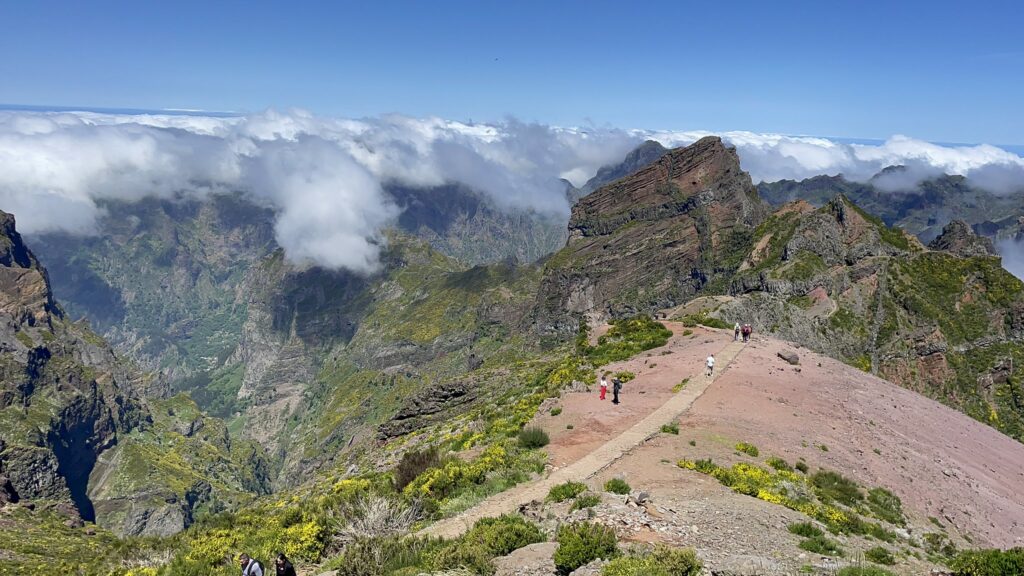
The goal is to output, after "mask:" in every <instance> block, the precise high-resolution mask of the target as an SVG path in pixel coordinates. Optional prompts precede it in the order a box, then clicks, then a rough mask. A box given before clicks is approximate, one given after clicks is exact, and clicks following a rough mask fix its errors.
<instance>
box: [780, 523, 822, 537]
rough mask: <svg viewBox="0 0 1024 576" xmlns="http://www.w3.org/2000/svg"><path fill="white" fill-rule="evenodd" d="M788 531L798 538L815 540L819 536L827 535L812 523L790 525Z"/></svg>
mask: <svg viewBox="0 0 1024 576" xmlns="http://www.w3.org/2000/svg"><path fill="white" fill-rule="evenodd" d="M787 529H788V530H789V531H790V532H791V533H793V534H796V535H797V536H803V537H804V538H815V537H818V536H824V535H825V533H824V532H822V531H821V529H820V528H818V527H817V526H815V525H814V524H811V523H810V522H800V523H798V524H790V525H789V526H788V527H787Z"/></svg>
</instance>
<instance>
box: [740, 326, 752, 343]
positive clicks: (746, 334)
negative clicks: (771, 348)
mask: <svg viewBox="0 0 1024 576" xmlns="http://www.w3.org/2000/svg"><path fill="white" fill-rule="evenodd" d="M753 331H754V329H753V328H751V327H750V324H744V325H743V341H744V342H750V333H751V332H753Z"/></svg>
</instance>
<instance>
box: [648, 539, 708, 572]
mask: <svg viewBox="0 0 1024 576" xmlns="http://www.w3.org/2000/svg"><path fill="white" fill-rule="evenodd" d="M651 556H653V557H654V559H655V560H656V561H657V563H658V565H660V566H661V567H662V568H664V569H665V572H667V573H668V575H669V576H696V575H697V574H700V571H701V568H703V567H704V565H703V564H702V563H701V561H700V558H697V553H696V552H694V551H693V550H692V549H689V548H669V547H668V546H664V545H659V546H655V547H654V551H653V552H651Z"/></svg>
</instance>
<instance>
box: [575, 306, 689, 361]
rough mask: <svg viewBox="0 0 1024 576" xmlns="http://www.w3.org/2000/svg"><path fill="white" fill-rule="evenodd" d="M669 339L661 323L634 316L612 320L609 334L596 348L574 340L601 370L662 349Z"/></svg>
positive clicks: (601, 338) (598, 341)
mask: <svg viewBox="0 0 1024 576" xmlns="http://www.w3.org/2000/svg"><path fill="white" fill-rule="evenodd" d="M671 337H672V331H671V330H669V329H668V328H666V327H665V325H664V324H661V323H660V322H655V321H654V320H653V319H652V318H651V317H650V316H635V317H633V318H624V319H622V320H613V321H612V327H611V328H610V329H609V330H608V332H607V333H606V334H605V335H603V336H601V337H600V338H598V340H597V346H589V345H587V344H586V341H585V340H582V341H581V340H577V350H578V351H579V352H580V353H581V354H583V355H585V356H586V357H587V359H588V360H590V362H591V364H593V365H594V366H595V367H601V366H604V365H605V364H610V363H612V362H617V361H619V360H626V359H628V358H632V357H633V356H636V355H637V354H639V353H640V352H643V351H645V350H650V349H652V348H658V347H660V346H664V345H665V344H667V343H668V339H669V338H671Z"/></svg>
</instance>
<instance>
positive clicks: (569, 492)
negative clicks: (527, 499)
mask: <svg viewBox="0 0 1024 576" xmlns="http://www.w3.org/2000/svg"><path fill="white" fill-rule="evenodd" d="M586 489H587V485H586V484H584V483H582V482H572V481H569V482H565V483H563V484H558V485H555V486H552V487H551V490H550V491H549V492H548V496H547V498H545V500H547V501H548V502H565V501H566V500H570V499H572V498H575V497H577V496H579V495H580V494H582V493H583V492H585V491H586Z"/></svg>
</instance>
